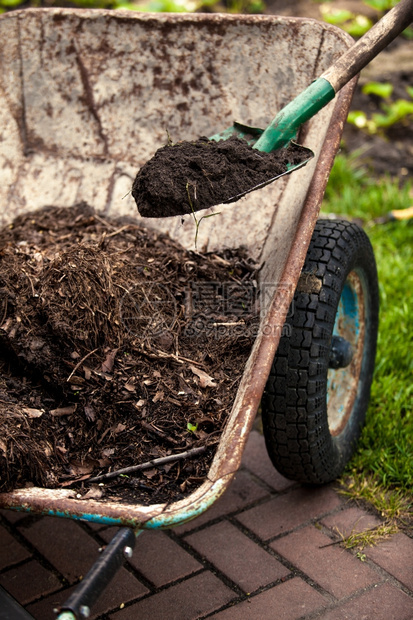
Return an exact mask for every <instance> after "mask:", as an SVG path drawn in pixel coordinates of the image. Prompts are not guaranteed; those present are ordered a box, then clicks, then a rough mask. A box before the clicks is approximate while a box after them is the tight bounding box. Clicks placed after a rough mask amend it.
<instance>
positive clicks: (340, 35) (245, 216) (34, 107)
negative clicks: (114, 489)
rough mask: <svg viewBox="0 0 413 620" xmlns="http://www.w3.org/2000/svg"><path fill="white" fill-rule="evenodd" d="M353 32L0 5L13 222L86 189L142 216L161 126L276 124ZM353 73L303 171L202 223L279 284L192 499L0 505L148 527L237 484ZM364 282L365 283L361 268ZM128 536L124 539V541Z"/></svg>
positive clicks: (304, 140) (216, 242) (205, 128)
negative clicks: (146, 175)
mask: <svg viewBox="0 0 413 620" xmlns="http://www.w3.org/2000/svg"><path fill="white" fill-rule="evenodd" d="M352 43H353V41H352V39H351V38H350V37H349V36H348V35H347V34H346V33H344V32H343V31H341V30H339V29H337V28H335V27H333V26H330V25H327V24H324V23H319V22H317V21H315V20H311V19H298V18H286V17H278V16H255V15H254V16H239V15H219V14H215V15H209V14H208V15H201V14H184V15H182V14H180V15H171V14H137V13H133V12H126V11H125V12H123V11H115V12H111V11H106V10H66V9H28V10H25V11H16V12H11V13H7V14H4V15H2V16H1V17H0V58H1V64H0V89H1V92H2V106H1V107H0V116H1V128H2V129H1V131H2V140H1V142H0V177H1V182H0V194H1V204H2V210H1V213H0V219H1V224H2V225H4V224H7V223H9V222H10V221H11V220H12V219H13V218H15V217H16V216H17V215H18V214H22V213H25V212H28V211H31V210H34V209H37V208H40V207H42V206H44V205H46V204H53V205H57V206H70V205H73V204H75V203H76V202H78V201H79V200H84V201H86V202H88V203H89V204H90V205H92V206H93V207H94V208H95V209H96V210H97V211H98V212H101V213H102V214H104V215H106V216H112V215H113V216H119V215H128V216H133V217H135V218H136V220H137V222H138V223H139V224H142V225H145V224H146V223H147V222H146V221H145V218H141V217H140V216H139V215H138V213H137V211H136V207H135V205H134V201H133V199H132V198H131V196H128V197H127V198H125V199H122V198H123V197H124V196H125V194H127V193H128V192H129V190H130V188H131V185H132V182H133V179H134V177H135V174H136V171H137V170H138V169H139V167H140V166H141V165H142V164H143V163H144V162H145V161H146V160H147V159H148V158H150V157H151V156H152V155H153V153H154V152H155V151H156V149H157V148H158V147H159V146H160V145H162V144H163V143H164V142H165V129H168V131H169V134H170V135H171V136H173V137H174V136H179V139H183V140H185V139H191V138H193V137H194V136H199V135H210V134H211V133H214V132H215V131H218V130H219V129H220V128H222V127H225V126H226V124H228V123H229V124H230V123H232V122H233V121H234V120H236V121H240V122H242V123H246V124H250V125H254V126H264V127H265V126H266V125H267V124H268V122H269V120H270V119H271V118H272V116H273V114H274V111H276V110H278V109H280V108H281V107H282V106H283V105H285V104H286V103H287V102H288V101H289V100H291V99H292V98H293V97H294V96H295V95H296V94H297V93H299V92H300V91H301V90H303V88H304V87H305V86H306V85H307V84H308V83H309V81H310V80H311V79H313V78H314V77H315V76H317V75H319V74H321V73H322V72H323V71H324V70H325V69H327V68H328V67H329V66H330V65H331V64H332V62H334V61H335V60H336V59H337V58H339V57H340V55H341V54H342V53H343V52H344V51H345V50H346V49H348V47H350V46H351V45H352ZM258 83H259V88H257V84H258ZM355 84H356V79H353V80H352V81H351V82H350V83H349V84H348V85H347V86H345V87H344V88H343V89H342V90H341V91H340V93H339V94H338V96H337V97H336V98H335V99H334V100H333V101H331V102H330V103H329V104H328V105H327V106H326V107H325V108H324V109H323V110H322V111H321V112H320V113H319V114H318V115H317V116H315V117H314V118H312V119H311V120H310V121H309V122H308V123H306V124H305V125H304V126H303V128H302V129H301V131H300V135H299V141H300V143H301V144H304V145H305V146H307V145H308V146H309V147H311V149H312V150H313V151H314V153H315V157H314V159H313V160H311V162H310V163H309V164H307V166H306V167H304V168H302V169H301V170H299V171H297V172H295V173H294V175H292V176H290V177H288V176H287V177H282V178H281V179H280V180H279V181H278V182H277V183H276V184H274V185H271V186H268V187H266V188H264V189H262V190H260V191H259V192H255V193H252V194H249V195H248V196H247V197H245V198H244V199H243V200H242V202H240V203H238V205H237V209H236V210H234V209H232V208H231V206H230V205H228V206H224V207H222V208H220V210H221V215H220V216H219V218H216V217H215V218H210V219H208V220H206V221H205V222H204V225H203V226H202V227H201V228H200V230H199V238H198V247H202V248H205V249H206V250H207V251H214V250H218V249H224V248H234V247H239V246H240V245H243V246H246V247H247V249H248V252H249V254H250V256H251V257H252V258H253V259H254V260H255V261H256V262H257V263H259V265H260V271H259V286H260V287H261V288H262V289H263V291H264V289H265V290H266V291H267V294H264V293H263V294H262V299H261V302H262V303H261V307H262V313H261V319H260V329H259V331H258V335H257V338H256V341H255V344H254V346H253V349H252V351H251V354H250V357H249V359H248V361H247V364H246V366H245V371H244V374H243V377H242V380H241V383H240V385H239V388H238V392H237V394H236V397H235V401H234V405H233V408H232V411H231V413H230V416H229V419H228V422H227V425H226V428H225V430H224V432H223V434H222V437H221V440H220V443H219V445H218V449H217V452H216V455H215V457H214V460H213V462H212V465H211V468H210V471H209V473H208V476H207V479H206V481H205V482H204V483H203V484H202V486H200V487H199V488H198V489H197V490H196V491H195V492H193V493H192V494H191V495H190V496H188V497H187V498H185V499H184V500H181V501H178V502H175V503H173V504H169V505H165V504H155V505H150V506H142V505H128V504H122V503H115V502H112V503H111V502H101V501H96V500H92V499H90V500H78V499H76V495H75V492H74V491H72V490H68V489H65V490H60V489H59V490H52V489H41V488H25V489H18V490H15V491H13V492H9V493H4V494H0V506H1V507H3V508H10V509H14V510H20V511H30V512H32V513H35V514H47V515H58V516H62V517H69V518H72V519H86V520H88V521H91V522H98V523H105V524H113V525H124V526H127V527H128V528H132V530H134V531H135V532H139V531H141V530H143V529H149V528H167V527H171V526H174V525H178V524H181V523H183V522H185V521H187V520H189V519H193V518H194V517H196V516H197V515H199V514H200V513H201V512H203V511H204V510H206V509H207V508H208V507H209V506H210V505H211V504H212V503H213V502H214V501H215V500H216V499H217V498H218V497H219V496H220V495H221V494H222V493H223V492H224V491H225V490H226V488H227V487H228V485H229V484H230V482H231V480H232V478H233V476H234V474H235V472H236V471H237V469H238V468H239V466H240V462H241V457H242V453H243V449H244V447H245V444H246V441H247V438H248V434H249V431H250V429H251V426H252V424H253V421H254V418H255V416H256V412H257V410H258V407H259V405H260V402H261V398H262V396H263V393H264V389H265V386H266V383H267V379H268V377H269V375H270V372H271V367H272V363H273V360H274V356H275V354H276V351H277V347H278V344H279V340H280V336H281V334H282V330H283V326H284V323H285V320H286V316H287V313H288V309H289V307H290V303H291V301H292V300H293V297H294V292H295V290H296V288H297V283H298V282H299V281H300V282H302V278H300V274H301V271H302V268H303V265H304V262H305V260H306V255H307V250H308V248H309V245H310V241H311V238H312V235H313V231H314V229H315V227H316V222H317V217H318V213H319V209H320V204H321V201H322V198H323V194H324V190H325V186H326V183H327V179H328V175H329V172H330V169H331V167H332V164H333V160H334V157H335V154H336V152H337V150H338V148H339V143H340V138H341V135H342V131H343V125H344V122H345V120H346V117H347V113H348V109H349V105H350V102H351V98H352V94H353V90H354V88H355ZM218 219H219V222H218V221H217V220H218ZM246 223H247V226H246ZM150 226H151V227H152V228H156V229H157V230H159V231H162V232H169V234H170V235H171V237H173V238H174V239H176V240H177V241H179V242H180V243H181V244H182V245H183V246H184V247H188V248H192V247H193V223H192V222H191V221H190V220H189V219H188V221H186V222H185V223H184V224H182V223H181V218H180V217H177V218H169V219H168V220H167V221H166V220H151V221H150ZM355 271H356V272H357V269H355ZM359 280H360V281H361V282H362V283H363V275H362V274H361V275H360V276H359ZM268 285H270V286H268ZM350 288H351V287H350ZM269 289H270V290H271V295H268V290H269ZM350 293H351V290H350ZM350 297H351V295H350ZM367 302H368V300H366V303H367ZM353 305H354V304H353ZM361 306H362V304H361V305H360V307H361ZM357 307H358V306H357ZM363 307H364V306H363ZM356 309H357V308H356ZM350 310H352V311H353V310H354V307H350ZM353 314H354V312H353ZM336 327H337V326H336ZM338 327H339V326H338ZM335 331H337V330H336V329H335ZM340 333H341V332H340V329H338V332H337V334H338V335H337V338H336V340H337V339H338V340H337V342H338V341H339V339H340ZM363 337H364V336H363ZM337 348H339V347H338V345H337V347H336V349H337ZM356 348H357V347H356ZM336 353H337V351H336ZM337 355H338V357H339V358H340V351H338V353H337ZM337 355H336V357H337ZM358 357H360V356H359V355H358ZM357 377H358V375H357ZM357 377H356V378H357ZM353 383H354V382H353ZM347 387H348V389H349V390H350V391H351V389H352V385H351V384H350V385H349V386H347ZM353 387H354V385H353ZM353 391H354V390H353ZM351 398H352V399H353V400H354V395H353V397H351ZM350 400H351V399H350ZM351 402H353V401H351ZM350 405H351V403H350ZM343 419H344V420H345V418H343ZM335 424H336V426H335V428H339V422H337V421H336V422H335ZM333 434H334V433H333ZM122 531H123V530H122ZM119 545H120V546H119ZM115 546H116V545H115ZM126 546H127V547H129V546H130V545H129V543H128V544H126ZM118 547H119V548H120V549H121V550H122V549H124V548H125V541H124V540H123V539H122V540H121V541H120V542H119V543H118ZM115 555H116V554H115ZM79 604H80V603H79ZM68 609H72V611H73V608H72V607H71V606H69V607H68ZM76 609H78V608H76ZM70 613H71V612H70ZM64 617H71V618H73V617H74V616H73V615H72V616H64ZM62 618H63V615H62Z"/></svg>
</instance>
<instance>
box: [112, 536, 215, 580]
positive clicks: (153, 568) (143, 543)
mask: <svg viewBox="0 0 413 620" xmlns="http://www.w3.org/2000/svg"><path fill="white" fill-rule="evenodd" d="M116 531H117V528H110V529H109V530H106V531H105V532H101V536H103V537H104V539H105V540H106V541H107V542H109V541H110V540H111V539H112V538H113V536H114V535H115V533H116ZM129 564H131V565H132V566H133V567H134V568H136V569H137V570H138V571H140V573H141V574H142V575H144V576H145V577H146V579H149V581H150V582H151V583H153V584H154V585H155V586H156V587H157V588H159V587H161V586H164V585H166V584H168V583H172V582H173V581H178V580H179V579H183V578H184V577H187V576H189V575H191V574H192V573H195V572H196V571H199V570H201V569H202V568H203V566H202V564H200V563H199V562H198V561H197V560H195V558H193V557H192V556H191V555H190V554H189V553H187V552H186V551H185V549H183V548H182V547H180V546H179V545H178V544H177V543H176V542H174V541H173V540H171V539H170V538H169V536H167V535H166V534H165V532H162V531H160V530H157V531H147V532H143V533H142V534H141V535H140V536H139V537H138V539H137V541H136V547H135V550H134V553H133V556H132V558H131V559H130V560H129Z"/></svg>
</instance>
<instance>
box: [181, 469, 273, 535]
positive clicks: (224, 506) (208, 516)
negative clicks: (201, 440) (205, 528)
mask: <svg viewBox="0 0 413 620" xmlns="http://www.w3.org/2000/svg"><path fill="white" fill-rule="evenodd" d="M266 495H269V493H268V492H267V491H266V490H265V489H264V488H263V487H261V486H260V485H258V484H257V483H256V482H254V480H252V478H251V476H250V475H249V473H248V472H247V471H242V470H240V471H238V472H237V473H236V474H235V477H234V480H233V481H232V483H231V484H230V486H229V488H228V489H227V491H226V492H225V493H224V495H223V496H222V497H221V498H220V499H219V500H217V501H216V502H215V503H214V504H213V505H212V506H211V508H210V509H209V510H207V511H206V512H204V513H203V514H201V515H200V516H199V517H197V518H196V519H194V520H193V521H189V522H188V523H185V525H181V526H179V527H177V528H175V529H174V531H175V532H176V533H177V534H183V533H185V532H189V531H190V530H193V529H194V528H195V527H199V526H201V525H204V524H205V523H208V522H209V521H212V520H213V519H217V518H218V517H221V516H223V515H225V514H228V513H230V512H235V511H236V510H241V509H242V508H244V507H245V506H248V504H252V503H253V502H255V501H257V500H259V499H261V498H263V497H265V496H266Z"/></svg>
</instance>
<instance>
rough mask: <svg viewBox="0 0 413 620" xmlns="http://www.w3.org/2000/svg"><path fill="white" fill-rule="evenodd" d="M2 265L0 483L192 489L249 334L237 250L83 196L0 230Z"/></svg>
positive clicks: (158, 495) (85, 489)
mask: <svg viewBox="0 0 413 620" xmlns="http://www.w3.org/2000/svg"><path fill="white" fill-rule="evenodd" d="M0 266H1V268H0V427H1V431H2V432H1V436H0V490H1V491H7V490H11V489H14V488H19V487H24V486H33V485H35V486H44V487H48V488H59V487H67V486H74V487H75V488H76V489H77V490H78V493H79V494H80V495H81V496H85V497H89V498H90V497H92V498H94V499H99V498H102V500H105V499H109V498H110V499H111V500H116V499H118V500H122V501H123V500H125V498H126V499H127V500H128V501H134V502H138V503H144V504H150V503H158V502H164V501H166V502H169V501H177V500H178V499H181V498H182V497H184V496H185V495H187V494H189V493H191V492H192V491H193V490H194V489H195V488H196V487H197V486H199V485H200V484H201V483H202V482H203V481H204V480H205V476H206V474H207V472H208V469H209V466H210V463H211V460H212V457H213V454H214V451H215V448H216V445H217V443H218V441H219V438H220V434H221V432H222V429H223V426H224V424H225V421H226V419H227V416H228V413H229V412H230V410H231V406H232V403H233V400H234V397H235V394H236V391H237V385H238V383H239V380H240V378H241V376H242V373H243V369H244V365H245V362H246V360H247V357H248V355H249V352H250V349H251V346H252V343H253V341H254V336H255V333H256V327H257V320H258V319H257V312H256V310H257V308H256V295H255V290H256V289H255V287H256V284H255V280H254V265H252V264H251V261H250V260H249V259H248V258H247V257H246V255H245V253H244V252H243V251H237V252H233V251H227V252H224V253H222V254H220V255H218V254H208V255H200V254H197V253H195V252H190V251H186V250H184V249H182V247H180V246H179V245H178V244H176V243H175V242H173V241H172V240H171V239H170V238H169V237H167V236H164V235H160V234H158V233H155V232H153V231H150V230H147V229H143V228H140V227H138V226H137V225H136V224H135V223H132V222H130V221H126V220H122V221H114V220H111V221H110V220H105V219H102V217H101V216H99V215H98V214H96V213H94V211H93V210H92V209H91V208H90V207H88V206H87V205H85V204H80V205H77V206H75V207H71V208H70V209H63V208H55V207H47V208H44V209H42V210H41V211H38V212H35V213H30V214H28V215H24V216H20V217H19V218H17V219H16V220H15V222H14V223H13V225H12V226H9V227H6V228H4V229H2V230H0ZM199 447H201V448H202V449H203V450H204V452H203V453H202V454H198V455H196V456H195V457H187V458H184V459H182V460H176V461H172V462H170V463H167V464H165V465H163V466H162V467H161V466H156V467H155V466H149V467H148V468H147V469H143V470H141V471H137V472H134V473H132V474H128V475H126V476H122V477H119V476H118V477H116V478H112V479H110V480H105V481H104V483H103V485H102V483H96V482H95V483H94V484H92V483H89V482H88V480H89V479H90V478H93V477H96V476H99V475H102V474H104V473H106V472H110V471H113V470H118V469H120V468H123V467H129V466H136V465H138V464H142V463H149V462H150V461H152V460H153V459H157V458H162V457H166V456H171V455H175V454H180V453H183V452H186V451H190V450H192V449H194V448H199Z"/></svg>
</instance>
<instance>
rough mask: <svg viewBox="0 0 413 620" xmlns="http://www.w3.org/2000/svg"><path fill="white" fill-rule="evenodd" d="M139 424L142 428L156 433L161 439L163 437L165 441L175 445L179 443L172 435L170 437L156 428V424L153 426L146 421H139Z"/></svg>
mask: <svg viewBox="0 0 413 620" xmlns="http://www.w3.org/2000/svg"><path fill="white" fill-rule="evenodd" d="M141 426H142V428H144V429H145V430H147V431H149V432H150V433H154V434H155V435H157V436H158V437H160V438H161V439H164V440H165V441H167V442H169V443H172V444H173V445H177V444H178V443H179V441H177V440H176V439H174V438H173V437H170V436H169V435H167V434H166V433H164V432H163V431H160V430H159V428H156V426H153V425H152V424H148V423H147V422H141Z"/></svg>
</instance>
